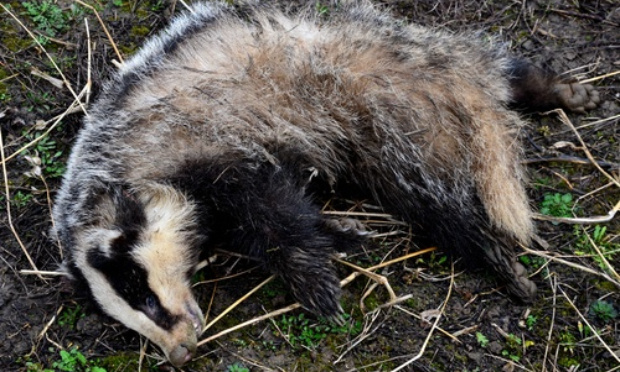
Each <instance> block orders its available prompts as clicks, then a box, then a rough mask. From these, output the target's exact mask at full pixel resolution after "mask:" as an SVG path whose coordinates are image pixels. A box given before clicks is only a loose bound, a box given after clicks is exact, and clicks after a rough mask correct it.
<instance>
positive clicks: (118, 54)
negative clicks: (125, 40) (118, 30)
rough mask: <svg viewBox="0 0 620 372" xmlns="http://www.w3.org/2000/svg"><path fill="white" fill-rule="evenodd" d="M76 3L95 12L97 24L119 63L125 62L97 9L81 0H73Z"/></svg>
mask: <svg viewBox="0 0 620 372" xmlns="http://www.w3.org/2000/svg"><path fill="white" fill-rule="evenodd" d="M73 1H75V2H76V3H78V4H80V5H83V6H85V7H87V8H89V9H90V10H92V11H93V13H95V16H96V17H97V19H98V20H99V24H100V25H101V27H102V28H103V32H105V34H106V36H107V37H108V40H110V44H112V48H113V49H114V53H116V56H117V57H118V59H119V61H121V63H125V60H124V59H123V56H122V55H121V52H119V51H118V48H117V47H116V43H115V42H114V39H113V38H112V35H110V31H108V28H107V27H106V25H105V23H104V22H103V19H101V16H99V12H97V9H95V8H94V7H93V6H91V5H89V4H86V3H85V2H83V1H80V0H73Z"/></svg>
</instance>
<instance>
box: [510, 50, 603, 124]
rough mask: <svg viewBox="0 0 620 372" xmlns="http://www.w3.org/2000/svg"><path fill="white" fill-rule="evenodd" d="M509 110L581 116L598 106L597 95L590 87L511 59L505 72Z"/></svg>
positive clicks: (519, 60) (520, 60) (598, 99)
mask: <svg viewBox="0 0 620 372" xmlns="http://www.w3.org/2000/svg"><path fill="white" fill-rule="evenodd" d="M507 75H508V80H509V82H510V88H511V106H512V107H514V108H515V109H519V110H524V111H544V110H552V109H555V108H564V109H567V110H570V111H574V112H579V113H583V112H585V111H586V110H592V109H594V108H596V106H597V105H598V104H599V103H600V97H599V92H598V91H597V90H596V89H594V87H593V86H592V85H590V84H580V83H578V82H576V81H573V80H571V79H563V78H561V77H559V76H558V75H557V74H555V73H553V72H549V71H546V70H544V69H542V68H539V67H536V66H534V65H532V64H531V63H529V62H527V61H525V60H522V59H516V58H515V59H512V60H511V61H510V62H509V66H508V70H507Z"/></svg>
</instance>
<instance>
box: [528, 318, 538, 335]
mask: <svg viewBox="0 0 620 372" xmlns="http://www.w3.org/2000/svg"><path fill="white" fill-rule="evenodd" d="M536 322H538V318H537V317H535V316H534V315H528V316H527V319H525V325H527V329H528V331H531V330H532V329H534V325H536Z"/></svg>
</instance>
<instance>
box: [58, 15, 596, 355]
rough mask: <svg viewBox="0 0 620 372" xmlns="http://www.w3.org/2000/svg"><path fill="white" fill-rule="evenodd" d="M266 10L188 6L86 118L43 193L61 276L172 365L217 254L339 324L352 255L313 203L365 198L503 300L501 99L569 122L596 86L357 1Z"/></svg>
mask: <svg viewBox="0 0 620 372" xmlns="http://www.w3.org/2000/svg"><path fill="white" fill-rule="evenodd" d="M306 13H308V14H304V15H299V16H290V15H287V14H285V12H280V11H277V10H275V9H273V8H271V7H269V6H267V5H256V6H248V5H246V6H238V7H230V6H227V5H226V4H223V3H203V4H194V5H193V11H192V12H190V13H186V14H185V15H182V16H180V17H179V18H177V19H176V20H175V21H174V22H173V23H172V25H171V26H170V27H169V28H167V29H166V30H164V31H163V32H162V33H161V34H160V35H159V36H158V37H155V38H153V39H151V40H150V41H149V42H148V43H147V44H146V45H145V46H144V47H143V48H142V49H141V50H140V51H139V52H138V53H137V54H136V55H135V56H134V57H133V58H131V59H130V60H129V61H128V62H127V63H125V64H124V65H123V67H122V68H121V69H120V71H119V72H118V73H117V74H116V75H115V76H114V77H113V79H112V80H111V81H110V82H109V83H108V84H107V85H106V86H105V89H103V92H102V93H101V95H100V97H99V100H98V101H97V103H96V104H94V105H93V106H92V107H91V108H90V111H89V116H88V117H87V118H86V120H85V126H84V129H83V130H82V131H81V132H80V134H79V137H78V139H77V142H76V144H75V147H74V149H73V153H72V154H71V158H70V161H69V166H68V170H67V173H66V175H65V178H64V182H63V185H62V188H61V189H60V191H59V193H58V197H57V200H56V206H55V210H54V217H55V222H56V227H55V228H56V232H57V235H58V237H59V239H60V242H61V243H62V245H63V247H64V248H65V249H66V252H67V254H66V262H65V263H66V267H67V268H68V270H69V272H70V273H71V274H72V276H73V277H74V278H75V279H76V280H77V281H80V282H84V283H87V284H88V287H89V289H90V291H91V292H92V296H93V297H94V299H95V300H96V302H97V303H98V304H99V305H100V306H101V308H102V309H103V310H104V311H105V312H106V313H107V314H109V315H111V316H112V317H114V318H116V319H117V320H119V321H121V322H122V323H124V324H125V325H126V326H127V327H129V328H132V329H134V330H136V331H138V332H140V333H142V334H143V335H145V336H146V337H148V338H149V339H150V340H152V341H153V342H155V343H156V344H157V345H159V346H160V347H161V348H162V349H163V351H164V352H165V354H166V356H167V357H168V358H169V360H170V361H171V362H172V363H173V364H174V365H177V366H178V365H182V364H183V363H185V362H187V361H188V360H189V359H190V358H191V357H192V354H193V353H194V352H195V349H196V339H197V334H199V333H200V330H201V327H202V325H203V316H202V313H201V310H200V308H199V306H198V304H197V303H196V301H195V299H194V298H193V296H192V293H191V290H190V277H191V276H192V274H193V273H194V270H195V268H196V265H197V263H198V262H199V258H200V256H201V255H204V254H205V253H209V251H210V250H213V247H216V246H218V247H222V246H224V247H226V248H227V249H230V250H235V251H238V252H243V253H244V254H248V255H250V256H253V257H256V258H257V259H260V260H261V261H263V262H264V263H265V265H266V266H267V267H268V268H269V269H270V270H271V271H273V272H275V273H277V274H278V275H279V276H280V277H281V278H282V279H283V280H284V281H285V282H286V283H287V284H288V286H289V287H290V290H291V291H292V293H293V294H294V296H295V297H296V298H297V300H299V301H300V302H301V303H302V304H303V306H304V307H305V308H306V309H308V310H310V311H312V312H314V313H316V314H320V315H325V316H333V315H336V314H338V313H339V311H340V306H339V294H340V288H339V284H338V283H339V282H338V278H337V277H336V275H335V274H334V271H333V268H332V264H331V263H330V255H331V254H332V253H333V252H334V251H337V250H344V249H345V248H348V247H355V246H359V237H358V236H357V235H356V234H355V233H347V232H345V231H343V230H341V229H338V228H337V227H335V226H337V224H334V223H332V222H330V221H329V220H327V219H326V218H325V217H323V216H322V215H321V214H320V213H319V208H318V207H317V205H316V204H315V203H314V202H313V198H312V193H311V192H310V191H309V190H311V189H316V188H321V187H324V188H330V187H332V188H333V187H339V186H340V187H342V186H343V185H345V186H344V188H346V187H347V185H352V186H354V187H355V188H357V189H361V190H364V191H365V192H367V193H368V194H369V195H371V196H373V197H374V199H375V200H376V201H377V202H378V203H380V204H381V205H382V206H383V207H384V208H385V209H386V210H387V211H390V212H391V213H394V214H395V215H397V216H399V217H401V218H403V219H404V220H406V221H408V222H409V223H411V225H412V226H413V227H414V229H416V231H419V232H422V233H424V234H426V235H428V236H429V237H431V239H432V240H433V241H434V242H435V243H436V244H437V245H438V246H439V247H441V248H443V249H445V250H448V251H454V252H457V253H459V254H461V255H463V256H465V257H468V258H469V259H470V261H472V262H473V263H474V264H475V265H478V266H479V265H483V264H488V266H489V267H491V268H493V269H495V271H496V272H497V274H498V275H499V276H500V277H501V278H502V279H503V280H504V281H505V283H506V285H507V287H508V290H509V292H510V293H512V294H514V295H516V296H517V297H518V298H521V299H523V300H528V299H531V298H532V296H533V295H534V292H535V285H534V284H533V283H532V282H531V281H529V280H528V279H527V277H526V275H525V272H524V269H523V267H521V266H520V265H519V264H518V263H517V262H516V260H515V252H514V248H515V246H516V245H517V242H520V243H523V244H528V242H529V241H530V238H531V237H532V235H533V226H532V221H531V220H530V208H529V206H528V200H527V197H526V194H525V191H524V187H523V179H524V175H523V169H522V168H521V166H520V165H519V153H520V151H521V150H520V146H519V144H518V141H517V139H516V137H517V131H518V130H519V128H521V127H522V126H523V125H524V122H523V121H522V120H521V119H520V117H519V115H517V114H516V113H515V112H513V111H511V110H509V108H508V107H511V108H520V107H523V108H527V109H534V110H537V109H546V108H552V107H556V106H562V107H566V108H569V109H572V110H577V111H582V110H584V109H587V108H592V107H593V106H595V104H596V102H597V101H598V94H597V93H596V92H595V91H593V90H592V87H589V86H586V87H584V86H581V85H578V84H564V83H561V82H560V81H559V80H558V79H556V78H555V77H554V76H552V75H549V74H547V73H544V72H543V71H542V70H540V69H537V68H535V67H532V66H531V65H529V64H528V63H526V62H523V61H521V60H517V59H511V58H510V57H508V56H507V55H506V54H505V52H504V50H503V49H502V48H501V47H500V46H498V45H491V44H493V43H492V41H488V40H487V41H484V40H483V38H482V37H479V35H478V36H472V35H465V36H462V35H453V34H448V33H445V32H438V31H431V30H428V29H426V28H422V27H418V26H413V25H410V26H405V25H402V23H400V22H397V21H395V20H394V19H392V18H390V17H389V16H387V15H385V14H382V13H380V12H378V11H376V10H375V9H373V8H372V7H371V6H370V5H355V6H348V5H341V6H340V7H339V9H338V11H337V12H335V13H334V14H332V15H331V17H330V19H329V20H323V19H321V20H320V22H319V20H318V19H316V16H314V15H312V14H310V13H312V12H306Z"/></svg>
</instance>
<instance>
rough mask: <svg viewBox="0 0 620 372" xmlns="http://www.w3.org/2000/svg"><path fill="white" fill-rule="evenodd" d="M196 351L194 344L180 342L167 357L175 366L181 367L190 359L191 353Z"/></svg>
mask: <svg viewBox="0 0 620 372" xmlns="http://www.w3.org/2000/svg"><path fill="white" fill-rule="evenodd" d="M195 352H196V345H195V344H194V345H187V344H181V345H179V346H177V347H176V348H175V349H174V350H172V352H171V353H170V356H169V359H170V363H172V365H173V366H175V367H181V366H182V365H183V364H185V363H187V362H189V361H190V360H192V357H193V354H194V353H195Z"/></svg>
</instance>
